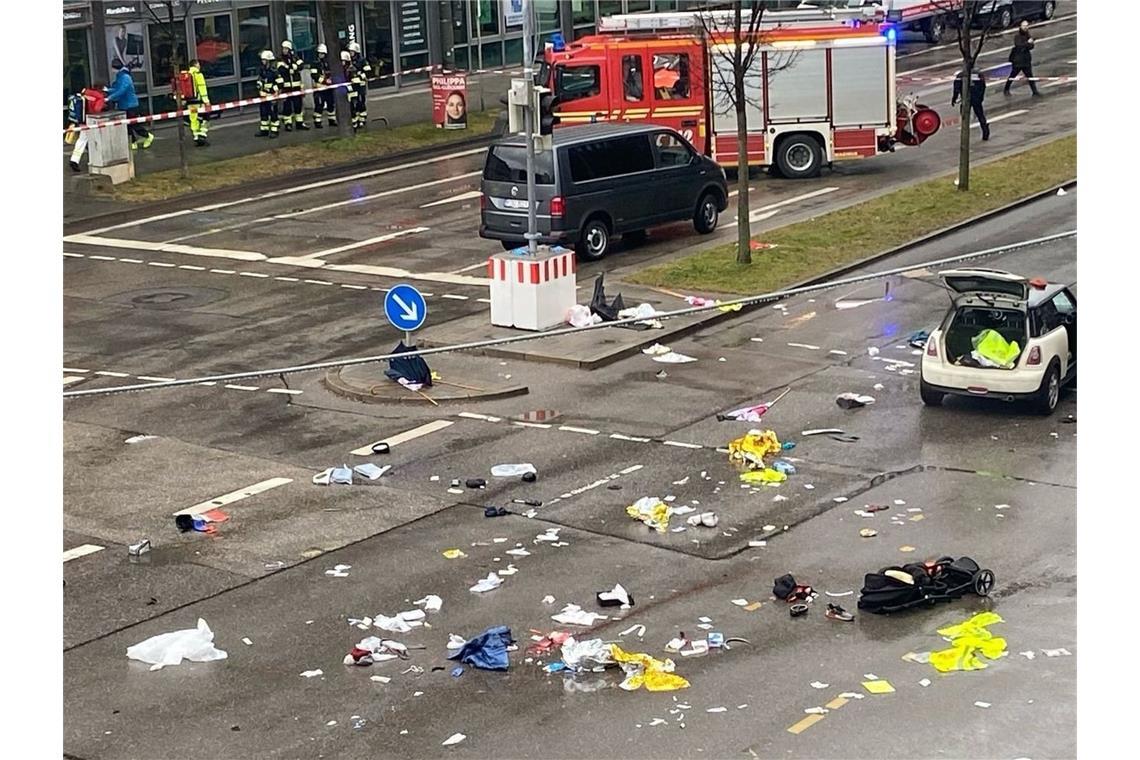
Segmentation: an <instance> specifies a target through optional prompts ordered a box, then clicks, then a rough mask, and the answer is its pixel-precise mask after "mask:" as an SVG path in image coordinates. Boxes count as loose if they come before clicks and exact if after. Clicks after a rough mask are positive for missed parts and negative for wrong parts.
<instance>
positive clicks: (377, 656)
mask: <svg viewBox="0 0 1140 760" xmlns="http://www.w3.org/2000/svg"><path fill="white" fill-rule="evenodd" d="M396 659H402V660H406V659H408V648H407V647H406V646H404V645H403V644H401V643H400V642H398V641H391V640H389V639H382V638H380V637H378V636H369V637H367V638H365V639H361V640H360V643H358V644H357V645H356V646H354V647H353V648H352V651H350V652H349V653H348V654H346V655H345V656H344V664H345V665H360V666H366V665H372V664H374V663H377V662H387V661H389V660H396Z"/></svg>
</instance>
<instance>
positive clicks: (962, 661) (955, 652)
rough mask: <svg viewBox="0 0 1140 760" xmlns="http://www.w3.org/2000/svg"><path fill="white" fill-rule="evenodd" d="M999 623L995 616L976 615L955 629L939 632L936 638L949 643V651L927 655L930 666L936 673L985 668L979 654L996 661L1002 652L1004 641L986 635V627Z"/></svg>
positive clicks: (996, 615)
mask: <svg viewBox="0 0 1140 760" xmlns="http://www.w3.org/2000/svg"><path fill="white" fill-rule="evenodd" d="M1002 622H1004V621H1003V620H1002V618H1001V616H1000V615H998V614H997V613H996V612H980V613H978V614H977V615H974V616H973V617H971V618H970V619H969V620H966V621H965V622H962V623H959V624H958V625H952V626H949V627H946V628H939V629H938V633H939V635H941V636H942V637H944V638H946V639H947V640H948V641H949V642H950V648H949V649H943V650H941V651H938V652H931V654H930V664H931V665H933V666H934V668H935V670H937V671H938V672H940V673H948V672H950V671H952V670H982V669H984V668H986V667H987V666H986V663H985V662H983V661H982V659H981V658H980V657H978V655H979V654H980V655H982V656H983V657H985V658H986V659H988V660H996V659H998V658H999V657H1001V656H1002V655H1003V654H1004V653H1005V651H1006V643H1005V639H1003V638H1001V637H1000V636H994V635H993V634H992V633H991V632H990V631H989V626H991V625H994V624H995V623H1002Z"/></svg>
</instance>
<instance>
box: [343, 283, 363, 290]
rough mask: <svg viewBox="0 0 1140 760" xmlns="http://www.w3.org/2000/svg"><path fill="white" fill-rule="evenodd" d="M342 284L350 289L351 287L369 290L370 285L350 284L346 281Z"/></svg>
mask: <svg viewBox="0 0 1140 760" xmlns="http://www.w3.org/2000/svg"><path fill="white" fill-rule="evenodd" d="M340 286H341V287H342V288H349V289H351V290H368V286H367V285H349V284H348V283H346V282H342V283H341V284H340Z"/></svg>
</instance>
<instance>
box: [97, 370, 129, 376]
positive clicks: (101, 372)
mask: <svg viewBox="0 0 1140 760" xmlns="http://www.w3.org/2000/svg"><path fill="white" fill-rule="evenodd" d="M95 374H96V375H103V376H104V377H130V375H129V374H127V373H126V372H112V371H110V370H107V369H100V370H96V371H95Z"/></svg>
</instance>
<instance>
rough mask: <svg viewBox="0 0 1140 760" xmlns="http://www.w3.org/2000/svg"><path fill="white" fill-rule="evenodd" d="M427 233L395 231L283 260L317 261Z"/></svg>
mask: <svg viewBox="0 0 1140 760" xmlns="http://www.w3.org/2000/svg"><path fill="white" fill-rule="evenodd" d="M427 231H428V228H427V227H409V228H408V229H406V230H396V231H395V232H389V233H387V234H384V235H379V236H377V237H374V238H368V239H367V240H360V241H357V242H355V243H349V244H347V245H340V246H337V247H336V248H328V249H326V250H323V251H316V252H315V253H307V254H305V255H304V256H289V257H285V258H288V259H290V260H294V259H295V260H299V261H313V260H319V259H323V258H324V257H326V256H332V255H333V254H334V253H343V252H345V251H351V250H352V249H354V248H363V247H364V246H366V245H375V244H376V243H386V242H388V241H389V240H395V239H396V238H399V237H403V236H405V235H415V234H418V233H420V232H427ZM269 261H270V262H271V263H276V262H277V261H278V259H270V260H269ZM322 265H323V262H322Z"/></svg>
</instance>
